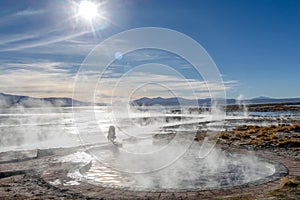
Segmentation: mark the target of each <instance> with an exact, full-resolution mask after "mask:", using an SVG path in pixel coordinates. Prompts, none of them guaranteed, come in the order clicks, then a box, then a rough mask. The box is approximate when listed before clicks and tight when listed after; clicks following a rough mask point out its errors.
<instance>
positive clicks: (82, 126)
mask: <svg viewBox="0 0 300 200" xmlns="http://www.w3.org/2000/svg"><path fill="white" fill-rule="evenodd" d="M74 111H75V112H76V113H81V114H80V115H77V118H76V121H74V116H73V113H72V112H73V110H72V108H16V109H0V133H1V137H0V152H2V151H10V150H24V149H37V148H54V147H70V146H78V145H82V144H83V143H84V144H86V143H105V142H106V134H107V130H108V127H109V125H111V124H114V121H113V120H112V118H113V117H112V115H111V110H110V108H109V107H96V108H94V107H77V108H74ZM91 114H92V115H95V116H96V118H95V121H92V120H91V119H90V118H89V117H88V116H89V115H91ZM251 114H252V113H249V116H244V115H243V114H241V115H237V114H236V113H234V114H231V113H229V114H228V115H227V117H226V119H227V122H226V124H225V127H226V126H227V127H233V126H236V125H242V124H253V123H257V122H255V120H257V119H261V117H260V116H259V113H255V115H256V116H251ZM273 117H278V113H273V114H272V113H268V116H267V117H266V118H268V119H272V118H273ZM280 117H281V118H283V119H284V118H285V117H293V118H297V117H298V118H299V116H296V115H294V116H291V115H288V114H286V115H283V114H282V113H281V115H280ZM178 118H180V120H178ZM209 119H210V118H209V115H207V114H201V115H200V114H166V113H161V112H159V110H154V111H152V112H151V113H150V114H149V112H136V113H133V114H131V115H130V119H128V116H126V115H124V116H119V123H118V126H119V127H118V128H119V129H118V130H117V136H118V139H119V141H122V139H126V138H129V137H130V135H131V136H134V137H146V138H147V137H149V136H151V134H153V133H157V132H161V133H162V132H163V131H162V130H161V128H162V127H165V129H164V131H166V133H167V132H172V131H177V132H178V131H195V129H196V128H197V126H196V123H198V122H205V121H208V120H209ZM214 123H215V122H214ZM274 123H275V122H272V121H271V120H269V121H267V122H264V125H268V124H274ZM137 124H138V125H139V126H143V128H144V129H145V131H144V132H143V133H140V132H139V133H136V130H135V129H134V127H133V126H135V125H137ZM176 125H177V126H176ZM178 125H181V127H180V126H178ZM211 125H213V124H211ZM259 125H260V124H259ZM208 127H210V128H211V129H213V128H214V127H218V126H217V125H216V124H214V125H213V126H208ZM122 133H126V134H122Z"/></svg>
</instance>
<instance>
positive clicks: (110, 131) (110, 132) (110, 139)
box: [107, 126, 117, 144]
mask: <svg viewBox="0 0 300 200" xmlns="http://www.w3.org/2000/svg"><path fill="white" fill-rule="evenodd" d="M116 138H117V137H116V128H115V127H114V126H109V129H108V134H107V140H108V142H111V143H113V144H114V143H115V139H116Z"/></svg>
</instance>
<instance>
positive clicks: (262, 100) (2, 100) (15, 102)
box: [0, 93, 300, 108]
mask: <svg viewBox="0 0 300 200" xmlns="http://www.w3.org/2000/svg"><path fill="white" fill-rule="evenodd" d="M275 103H291V104H294V103H299V104H300V98H283V99H275V98H270V97H262V96H261V97H257V98H253V99H246V100H236V99H226V104H227V105H236V104H247V105H250V104H275ZM132 104H136V105H145V106H152V105H156V104H157V105H163V106H179V105H182V106H198V105H199V106H210V104H211V99H210V98H206V99H198V100H191V99H185V98H177V97H173V98H162V97H156V98H148V97H143V98H140V99H137V100H134V101H133V102H132ZM72 105H73V106H92V105H95V104H93V103H89V102H83V101H78V100H73V99H72V98H57V97H49V98H35V97H29V96H19V95H11V94H4V93H0V108H10V107H18V106H19V107H70V106H72ZM96 105H97V106H104V105H107V104H103V103H97V104H96Z"/></svg>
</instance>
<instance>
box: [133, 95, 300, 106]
mask: <svg viewBox="0 0 300 200" xmlns="http://www.w3.org/2000/svg"><path fill="white" fill-rule="evenodd" d="M132 103H133V104H137V105H145V106H151V105H155V104H157V105H164V106H179V105H183V106H197V105H199V106H209V105H210V104H211V99H210V98H206V99H198V100H191V99H184V98H176V97H173V98H162V97H156V98H148V97H143V98H141V99H137V100H135V101H133V102H132ZM275 103H300V98H283V99H275V98H270V97H263V96H261V97H257V98H253V99H245V100H237V99H226V104H227V105H236V104H247V105H250V104H275Z"/></svg>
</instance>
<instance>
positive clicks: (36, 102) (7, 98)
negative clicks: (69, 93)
mask: <svg viewBox="0 0 300 200" xmlns="http://www.w3.org/2000/svg"><path fill="white" fill-rule="evenodd" d="M72 104H73V106H90V105H94V104H93V103H88V102H82V101H77V100H73V99H72V98H57V97H49V98H34V97H29V96H19V95H11V94H4V93H0V108H10V107H27V108H28V107H70V106H72ZM97 105H104V104H97Z"/></svg>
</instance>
